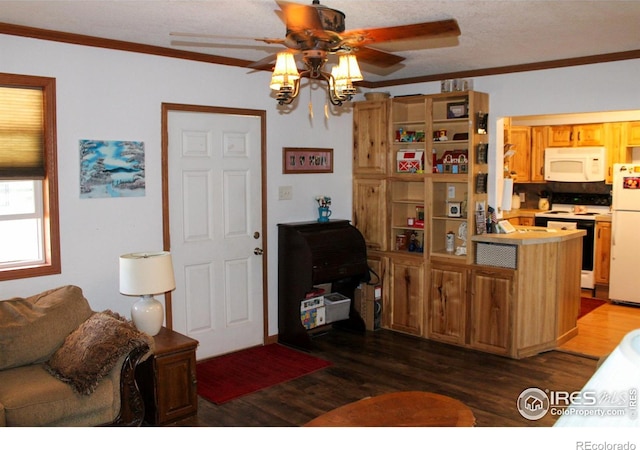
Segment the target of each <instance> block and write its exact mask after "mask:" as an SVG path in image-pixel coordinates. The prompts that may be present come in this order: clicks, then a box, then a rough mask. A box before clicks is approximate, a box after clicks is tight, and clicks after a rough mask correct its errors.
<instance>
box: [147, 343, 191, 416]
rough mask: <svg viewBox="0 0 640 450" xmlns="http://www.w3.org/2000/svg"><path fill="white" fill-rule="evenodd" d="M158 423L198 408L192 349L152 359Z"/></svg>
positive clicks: (184, 414) (189, 413)
mask: <svg viewBox="0 0 640 450" xmlns="http://www.w3.org/2000/svg"><path fill="white" fill-rule="evenodd" d="M155 365H156V367H155V372H156V378H157V380H156V383H157V385H156V389H157V399H156V401H157V417H156V419H157V423H158V424H163V423H168V422H172V421H174V420H177V419H179V418H181V417H185V416H188V415H192V414H195V412H196V411H197V405H198V400H197V392H196V391H197V389H196V388H197V385H196V355H195V351H194V350H190V351H184V352H180V353H174V354H172V355H167V356H161V357H159V358H156V359H155Z"/></svg>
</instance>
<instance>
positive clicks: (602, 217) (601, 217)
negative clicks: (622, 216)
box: [596, 214, 611, 222]
mask: <svg viewBox="0 0 640 450" xmlns="http://www.w3.org/2000/svg"><path fill="white" fill-rule="evenodd" d="M596 222H611V214H599V215H597V216H596Z"/></svg>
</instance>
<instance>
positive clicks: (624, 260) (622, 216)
mask: <svg viewBox="0 0 640 450" xmlns="http://www.w3.org/2000/svg"><path fill="white" fill-rule="evenodd" d="M638 230H640V164H614V165H613V203H612V216H611V266H610V272H609V273H610V274H609V297H610V298H611V300H612V301H615V302H624V303H627V302H628V303H640V276H638V261H639V260H638V257H639V255H640V238H639V236H638Z"/></svg>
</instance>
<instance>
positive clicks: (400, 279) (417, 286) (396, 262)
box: [388, 256, 424, 336]
mask: <svg viewBox="0 0 640 450" xmlns="http://www.w3.org/2000/svg"><path fill="white" fill-rule="evenodd" d="M389 266H390V267H389V278H388V281H389V296H390V304H391V305H390V306H391V311H390V316H389V322H390V328H391V329H392V330H396V331H401V332H403V333H409V334H413V335H414V336H422V331H423V303H424V264H423V263H422V261H421V260H419V259H417V258H408V257H407V258H403V257H397V256H394V257H392V258H389Z"/></svg>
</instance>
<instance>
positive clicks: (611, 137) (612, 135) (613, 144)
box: [604, 122, 631, 184]
mask: <svg viewBox="0 0 640 450" xmlns="http://www.w3.org/2000/svg"><path fill="white" fill-rule="evenodd" d="M629 123H630V122H611V123H606V124H605V125H604V127H605V146H606V148H607V172H606V174H605V182H606V183H608V184H611V183H612V182H613V165H614V164H617V163H625V162H628V161H631V150H630V148H628V147H627V141H628V135H629V134H628V133H629V126H628V125H629Z"/></svg>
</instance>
